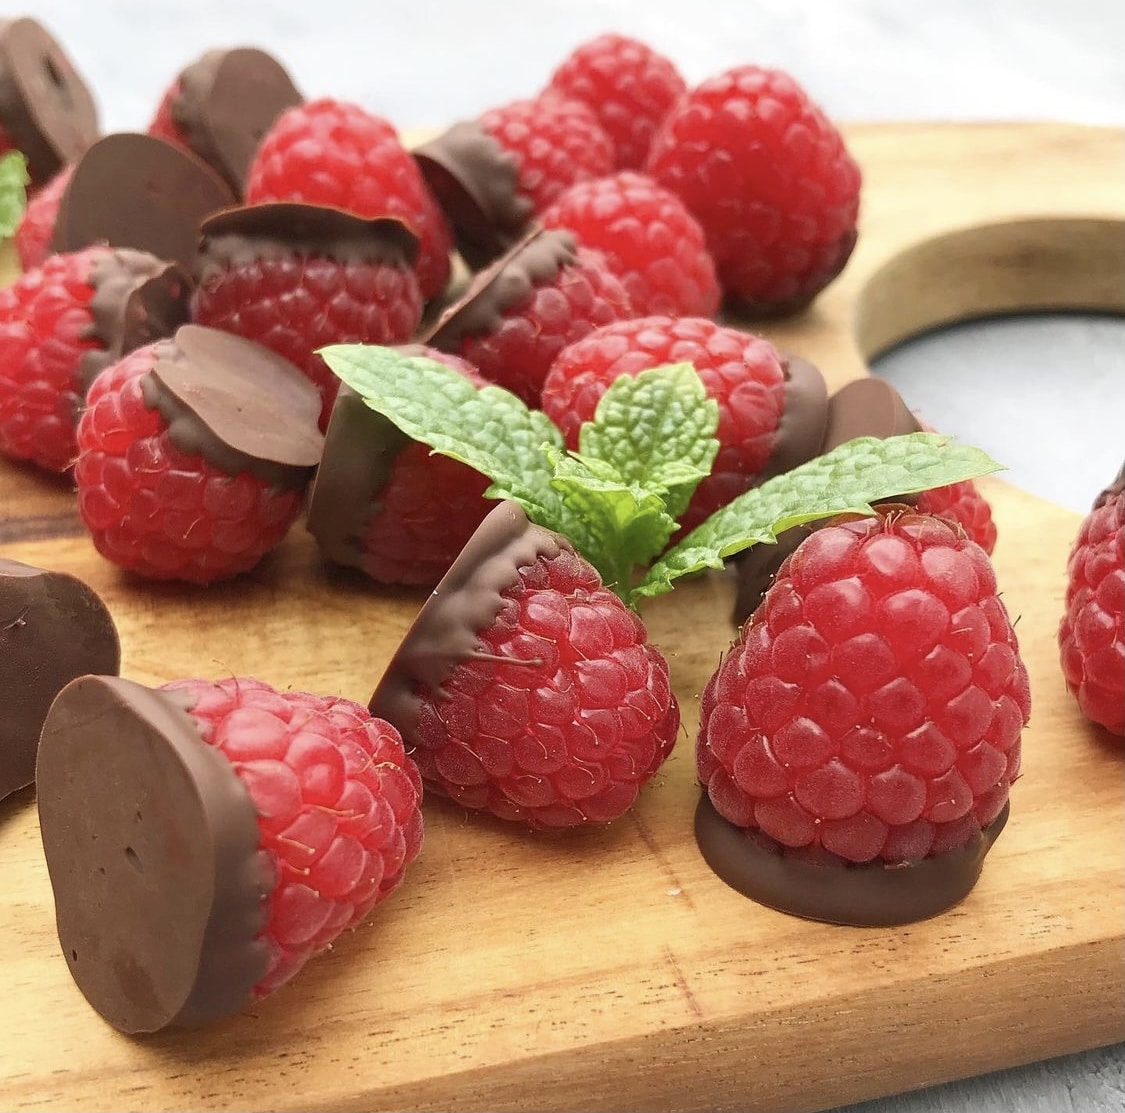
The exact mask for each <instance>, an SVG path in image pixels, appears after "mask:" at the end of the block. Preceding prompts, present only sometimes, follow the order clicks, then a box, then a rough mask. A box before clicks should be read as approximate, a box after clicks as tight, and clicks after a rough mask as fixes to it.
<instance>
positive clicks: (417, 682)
mask: <svg viewBox="0 0 1125 1113" xmlns="http://www.w3.org/2000/svg"><path fill="white" fill-rule="evenodd" d="M564 547H568V546H567V542H566V541H564V540H563V538H561V537H560V536H559V535H558V534H557V533H552V532H551V531H550V530H547V529H543V528H542V527H540V526H536V525H533V524H532V523H531V522H529V521H528V519H527V515H526V514H525V513H524V512H523V509H522V508H521V507H520V505H519V504H518V503H515V502H510V501H506V502H501V503H499V504H498V505H497V506H496V507H495V508H494V509H493V510H491V511H489V513H488V516H487V517H486V518H485V519H484V521H483V522H481V524H480V526H479V527H478V528H477V531H476V533H474V534H473V536H472V537H471V538H469V543H468V544H467V545H466V546H465V548H464V549H462V551H461V554H460V556H458V557H457V559H456V560H455V561H454V562H453V564H452V565H451V566H450V569H449V571H448V572H447V573H446V574H445V576H444V577H443V578H442V581H441V583H439V584H438V586H437V587H435V588H434V590H433V593H432V594H431V595H430V597H429V599H427V600H426V603H425V605H424V606H423V607H422V609H421V610H420V611H419V612H418V617H417V618H415V620H414V624H413V625H412V626H411V627H410V630H409V631H408V633H407V635H406V637H405V638H404V639H403V641H402V644H401V645H400V646H399V647H398V650H397V652H396V653H395V655H394V657H392V658H391V662H390V664H389V665H388V666H387V671H386V672H385V673H384V674H383V678H382V679H381V680H380V681H379V685H378V687H377V688H376V689H375V692H374V694H373V695H372V697H371V702H370V704H369V708H370V710H371V714H372V715H376V716H378V717H379V718H382V719H386V720H387V722H389V723H393V724H394V726H395V727H397V728H398V730H399V732H400V733H401V734H402V736H403V739H404V741H405V742H406V745H407V750H408V751H409V750H410V748H411V747H412V746H413V745H414V744H415V743H414V732H415V730H416V729H417V726H418V715H419V712H420V709H421V698H420V694H419V693H422V694H429V695H433V694H438V695H440V689H441V686H442V684H444V683H445V680H446V678H447V677H448V676H449V674H450V673H451V672H452V671H453V670H454V669H455V668H456V667H457V666H458V665H459V664H461V663H462V662H464V661H467V660H469V659H470V658H471V657H472V656H473V655H474V654H475V653H478V652H479V645H480V642H479V635H480V633H481V632H482V631H484V630H487V629H488V628H489V627H490V626H491V625H492V623H493V622H494V621H495V620H496V615H497V614H498V613H499V611H500V606H501V603H502V596H501V593H502V592H503V591H505V590H506V589H507V588H510V587H514V586H515V585H516V584H517V583H519V570H520V569H521V568H524V567H526V566H527V565H529V564H533V563H534V562H535V561H536V560H538V559H539V557H541V556H542V557H546V558H547V559H552V558H553V557H556V556H558V554H559V553H560V552H561V551H562V549H563V548H564Z"/></svg>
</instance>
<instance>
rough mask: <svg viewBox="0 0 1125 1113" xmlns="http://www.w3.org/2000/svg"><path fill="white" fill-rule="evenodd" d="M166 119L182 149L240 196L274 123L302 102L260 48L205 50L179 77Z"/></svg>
mask: <svg viewBox="0 0 1125 1113" xmlns="http://www.w3.org/2000/svg"><path fill="white" fill-rule="evenodd" d="M179 82H180V88H179V92H178V94H177V95H176V96H175V97H174V98H173V100H172V106H171V108H172V120H173V122H174V123H175V125H176V126H177V127H178V128H179V129H180V131H181V132H183V134H184V137H185V138H186V139H187V141H188V146H190V147H191V149H192V151H194V152H195V154H197V155H198V156H199V157H200V158H201V159H203V161H204V162H206V163H207V164H208V165H209V166H210V167H211V168H212V169H214V170H215V171H216V172H217V173H218V174H219V175H220V176H221V177H222V178H223V180H224V181H225V182H226V183H227V185H229V186H230V187H231V189H232V190H233V191H234V193H235V195H236V196H237V197H242V195H243V192H244V186H245V184H246V172H247V171H248V170H249V169H250V164H251V162H253V160H254V155H255V153H256V152H257V150H258V144H259V143H261V141H262V137H263V136H264V135H265V134H266V132H267V131H269V129H270V127H271V126H272V125H273V122H274V120H276V119H277V118H278V116H280V115H281V113H282V112H284V111H285V109H287V108H293V107H295V106H296V105H298V104H301V103H302V102H303V101H304V98H303V97H302V96H301V94H300V93H299V92H298V91H297V87H296V86H295V85H294V84H293V79H292V78H291V77H290V76H289V74H288V73H287V72H286V70H285V67H284V66H282V64H281V63H280V62H279V61H278V60H277V59H276V58H274V57H273V56H272V55H270V54H267V53H266V52H265V51H264V50H258V49H256V48H253V47H236V48H234V49H230V50H209V51H208V52H207V53H206V54H204V55H203V56H202V57H201V58H199V59H197V60H196V61H195V62H193V63H192V64H191V65H190V66H188V67H187V68H186V69H185V70H184V71H183V72H182V73H181V74H180V78H179Z"/></svg>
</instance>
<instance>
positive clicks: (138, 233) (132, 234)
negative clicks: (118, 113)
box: [51, 132, 235, 274]
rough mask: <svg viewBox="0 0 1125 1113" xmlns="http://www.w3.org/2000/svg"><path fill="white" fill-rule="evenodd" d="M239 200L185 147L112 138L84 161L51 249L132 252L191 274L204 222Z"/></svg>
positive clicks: (127, 135)
mask: <svg viewBox="0 0 1125 1113" xmlns="http://www.w3.org/2000/svg"><path fill="white" fill-rule="evenodd" d="M234 200H235V198H234V195H233V194H232V193H231V191H230V187H229V186H228V185H227V184H226V183H225V182H224V181H223V180H222V179H221V178H220V177H219V176H218V175H217V174H216V173H215V172H214V171H213V170H212V169H211V168H210V167H209V166H208V165H207V164H206V163H204V162H202V161H201V160H200V159H198V158H196V156H195V155H193V154H190V153H189V152H187V151H185V150H183V149H182V148H180V147H175V146H173V145H172V144H171V143H166V142H164V140H163V139H157V138H155V137H154V136H151V135H139V134H135V133H132V132H119V133H117V134H114V135H107V136H106V137H105V138H104V139H99V140H98V141H97V142H96V143H95V144H94V145H93V146H92V147H91V148H90V149H89V150H88V151H87V152H86V153H85V154H84V155H83V156H82V158H81V159H80V160H79V161H78V163H77V165H76V166H75V168H74V173H73V174H72V175H71V177H70V181H69V182H68V183H67V186H66V189H65V190H63V195H62V198H61V199H60V201H59V211H58V216H57V218H56V220H55V231H54V236H53V238H52V241H51V248H52V250H53V251H60V252H61V251H77V250H78V249H79V248H83V247H86V246H88V245H89V244H92V243H107V244H109V245H110V247H133V248H136V249H137V250H138V251H148V252H151V253H152V254H153V255H155V256H156V257H157V258H159V259H170V260H173V261H175V262H177V263H179V264H180V265H181V266H182V267H183V268H184V270H185V271H187V272H188V273H189V274H190V273H191V272H192V271H193V269H194V267H195V255H196V249H197V248H198V245H199V223H200V221H201V220H203V218H204V217H206V216H209V215H210V214H211V213H213V212H215V211H216V210H218V209H224V208H228V207H229V206H231V205H233V204H234Z"/></svg>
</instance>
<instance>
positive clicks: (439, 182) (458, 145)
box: [412, 120, 535, 270]
mask: <svg viewBox="0 0 1125 1113" xmlns="http://www.w3.org/2000/svg"><path fill="white" fill-rule="evenodd" d="M412 153H413V155H414V159H415V161H416V162H417V163H418V168H419V169H420V170H421V171H422V176H423V177H424V178H425V179H426V184H427V185H428V186H429V187H430V190H431V191H432V192H433V194H434V196H435V197H436V198H437V200H438V204H439V205H440V206H441V208H442V211H443V212H444V213H445V215H446V218H447V219H448V220H449V223H450V224H451V225H452V226H453V232H454V235H455V236H456V238H457V249H458V251H460V253H461V257H462V258H463V259H464V260H465V262H466V263H468V265H469V266H470V267H471V268H472V269H473V270H480V268H482V267H484V266H486V265H487V264H489V263H490V262H492V260H493V259H495V258H496V257H497V256H499V255H502V254H503V253H504V252H505V251H507V250H508V249H509V248H510V247H511V246H512V245H513V244H514V243H516V242H517V241H518V240H519V239H520V237H521V236H522V235H523V234H524V232H525V231H526V229H527V225H528V222H529V221H530V220H531V217H532V214H533V213H534V211H535V206H534V205H533V203H532V202H531V200H530V199H529V198H527V197H524V196H523V195H522V194H520V192H519V163H518V162H517V161H516V158H515V156H514V155H512V154H511V152H509V151H506V150H505V149H504V148H503V147H502V146H501V145H500V143H498V142H497V141H496V140H495V139H494V138H493V137H492V136H491V135H489V133H488V132H487V131H485V130H484V128H483V127H481V125H480V124H479V123H478V122H477V121H475V120H471V121H463V122H461V123H459V124H454V125H453V126H452V127H451V128H449V129H448V131H445V132H443V133H442V134H441V135H439V136H438V137H437V138H436V139H431V140H430V142H428V143H424V144H423V145H422V146H421V147H418V148H417V149H416V150H415V151H413V152H412Z"/></svg>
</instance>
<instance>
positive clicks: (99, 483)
mask: <svg viewBox="0 0 1125 1113" xmlns="http://www.w3.org/2000/svg"><path fill="white" fill-rule="evenodd" d="M172 343H173V342H171V341H159V342H157V343H155V344H150V345H147V346H146V347H143V348H138V349H137V350H136V351H134V352H133V353H131V354H130V355H128V356H126V357H125V358H124V359H123V360H121V361H120V362H119V363H116V364H114V365H113V366H112V367H109V368H107V369H106V370H105V371H103V372H102V373H101V374H100V375H99V376H98V378H97V379H96V380H95V382H94V385H93V386H92V387H91V388H90V392H89V394H88V395H87V398H86V408H85V410H84V411H83V412H82V416H81V417H80V418H79V421H78V449H79V453H80V455H79V458H78V462H77V464H76V465H75V469H74V475H75V480H76V481H77V485H78V510H79V513H80V514H81V516H82V520H83V521H84V522H85V523H86V527H87V528H88V529H89V530H90V533H91V535H92V537H93V541H94V545H95V547H96V548H97V550H98V552H100V553H101V554H102V555H103V556H104V557H106V558H107V559H108V560H111V561H113V562H114V563H115V564H118V565H120V566H121V567H122V568H126V569H129V570H130V571H133V572H136V573H138V574H139V575H142V576H146V577H148V578H149V579H154V580H169V579H177V580H187V581H189V582H191V583H210V582H212V581H214V580H220V579H224V578H226V577H229V576H234V575H237V574H238V573H240V572H245V571H247V570H248V569H250V568H253V567H254V565H255V564H257V563H258V561H259V560H260V559H261V558H262V556H263V555H264V554H265V553H266V552H268V551H269V550H270V549H272V548H273V547H274V546H275V545H277V544H278V543H279V542H280V541H281V539H282V538H283V537H284V536H285V534H286V533H287V532H288V530H289V527H290V525H291V524H292V523H293V521H294V520H295V519H296V517H297V515H298V514H299V513H300V512H301V508H302V505H303V503H304V488H303V485H297V486H287V487H280V486H274V485H272V484H271V483H270V482H269V481H267V480H266V479H263V478H260V477H259V476H258V475H256V474H254V472H252V471H249V470H246V471H239V472H238V473H237V474H233V475H232V474H229V473H228V472H226V471H224V470H223V469H222V468H220V467H219V466H217V465H216V464H213V463H211V462H210V461H209V460H207V459H205V458H204V457H203V456H202V455H201V454H200V453H199V452H189V451H184V450H183V449H181V448H178V447H177V446H176V444H175V443H174V442H173V440H172V438H171V436H170V435H169V423H168V421H167V420H166V419H165V418H164V417H163V416H162V415H161V413H160V412H159V410H157V409H156V408H153V407H152V406H150V404H149V402H148V401H147V400H146V397H145V387H146V379H147V378H148V376H149V374H150V372H151V371H152V370H153V368H154V366H155V365H156V364H157V362H158V361H159V360H160V359H162V358H166V357H167V353H168V351H169V348H168V347H167V346H170V345H172ZM240 343H242V342H241V341H240ZM245 343H247V344H248V343H249V342H248V341H247V342H245ZM255 347H257V346H256V345H255ZM293 374H294V376H296V375H297V374H298V372H297V371H296V369H293ZM313 417H314V418H315V409H314V410H313Z"/></svg>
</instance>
